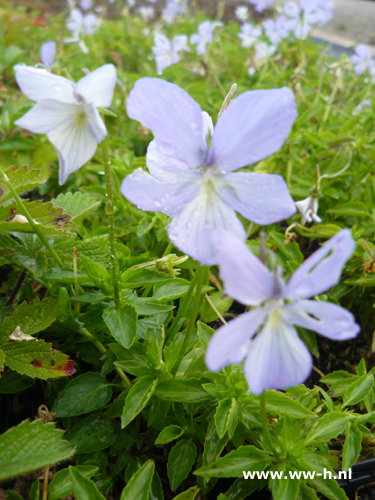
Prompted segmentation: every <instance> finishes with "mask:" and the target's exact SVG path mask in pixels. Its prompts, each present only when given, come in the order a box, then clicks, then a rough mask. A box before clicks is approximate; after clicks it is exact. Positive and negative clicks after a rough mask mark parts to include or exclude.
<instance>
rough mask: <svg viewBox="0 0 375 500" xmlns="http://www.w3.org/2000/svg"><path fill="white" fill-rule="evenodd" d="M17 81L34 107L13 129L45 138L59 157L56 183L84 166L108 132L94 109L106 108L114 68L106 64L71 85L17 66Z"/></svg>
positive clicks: (46, 73) (114, 79) (52, 75)
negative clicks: (44, 136) (16, 128)
mask: <svg viewBox="0 0 375 500" xmlns="http://www.w3.org/2000/svg"><path fill="white" fill-rule="evenodd" d="M14 70H15V73H16V80H17V83H18V86H19V87H20V89H21V90H22V92H23V93H24V94H25V95H26V97H28V98H29V99H31V100H32V101H35V102H36V105H35V106H34V107H33V108H31V109H30V111H28V112H27V113H26V115H25V116H23V117H22V118H20V119H19V120H17V121H16V122H14V123H15V125H18V126H19V127H21V128H24V129H26V130H29V131H30V132H33V133H35V134H47V138H48V139H49V141H50V142H51V143H52V144H53V145H54V146H55V148H56V150H57V152H58V155H59V165H60V169H59V183H60V184H64V183H65V181H66V179H67V178H68V176H69V175H70V174H71V173H72V172H75V171H76V170H78V169H79V168H80V167H82V166H83V165H84V164H85V163H87V162H88V161H89V160H90V159H91V158H92V157H93V156H94V154H95V151H96V148H97V145H98V144H99V143H100V142H102V141H103V139H104V138H105V136H106V135H107V130H106V128H105V125H104V123H103V120H102V119H101V117H100V114H99V112H98V110H97V108H109V107H110V105H111V103H112V97H113V91H114V88H115V85H116V78H117V77H116V68H115V67H114V66H113V64H105V65H104V66H101V67H100V68H98V69H96V70H95V71H93V72H92V73H89V74H88V75H86V76H84V77H83V78H81V80H79V82H77V83H76V84H74V83H73V82H72V81H70V80H68V79H67V78H64V77H62V76H57V75H54V74H52V73H50V72H49V71H47V70H45V69H41V68H32V67H30V66H24V65H22V64H17V65H16V66H15V67H14Z"/></svg>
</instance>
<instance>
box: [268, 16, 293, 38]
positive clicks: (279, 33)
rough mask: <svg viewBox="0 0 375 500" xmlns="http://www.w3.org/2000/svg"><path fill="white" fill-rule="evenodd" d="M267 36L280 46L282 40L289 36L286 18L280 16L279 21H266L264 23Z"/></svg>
mask: <svg viewBox="0 0 375 500" xmlns="http://www.w3.org/2000/svg"><path fill="white" fill-rule="evenodd" d="M263 28H264V32H265V35H266V36H267V38H268V39H269V41H270V42H271V43H272V45H278V43H279V42H280V40H282V39H283V38H286V37H287V36H288V35H289V28H288V24H287V19H286V17H285V16H279V17H278V18H277V19H266V20H265V21H263Z"/></svg>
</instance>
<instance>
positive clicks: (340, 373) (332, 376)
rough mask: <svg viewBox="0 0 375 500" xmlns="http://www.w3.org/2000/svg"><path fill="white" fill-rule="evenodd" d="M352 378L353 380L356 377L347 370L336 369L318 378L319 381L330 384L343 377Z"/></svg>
mask: <svg viewBox="0 0 375 500" xmlns="http://www.w3.org/2000/svg"><path fill="white" fill-rule="evenodd" d="M348 378H350V379H352V380H353V381H354V380H356V379H357V377H356V376H355V375H353V374H351V373H349V372H346V371H344V370H337V371H335V372H332V373H329V374H328V375H325V376H324V377H322V378H321V379H320V381H321V382H324V383H325V384H328V385H332V384H335V383H336V382H340V381H341V380H343V379H348Z"/></svg>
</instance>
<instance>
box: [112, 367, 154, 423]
mask: <svg viewBox="0 0 375 500" xmlns="http://www.w3.org/2000/svg"><path fill="white" fill-rule="evenodd" d="M157 383H158V379H155V377H152V376H150V375H145V376H144V377H141V378H139V379H138V380H137V382H136V383H135V384H134V385H133V387H132V388H131V389H130V391H129V393H128V395H127V397H126V401H125V406H124V410H123V412H122V416H121V427H122V428H124V427H126V426H127V425H128V424H129V423H130V422H131V421H132V420H133V419H134V418H135V417H136V416H137V415H138V414H139V413H140V412H141V411H142V410H143V408H145V406H146V405H147V403H148V402H149V401H150V398H151V396H152V395H153V394H154V392H155V388H156V386H157Z"/></svg>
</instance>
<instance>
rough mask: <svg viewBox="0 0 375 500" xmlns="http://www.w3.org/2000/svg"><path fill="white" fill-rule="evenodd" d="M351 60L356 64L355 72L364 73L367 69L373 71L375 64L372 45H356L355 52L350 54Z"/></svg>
mask: <svg viewBox="0 0 375 500" xmlns="http://www.w3.org/2000/svg"><path fill="white" fill-rule="evenodd" d="M350 60H351V62H352V63H353V64H354V73H355V74H356V75H362V73H365V72H366V71H370V73H371V72H372V70H373V69H374V66H375V61H374V60H373V59H372V54H371V50H370V47H368V46H367V45H364V44H362V43H360V44H359V45H357V46H356V47H355V49H354V54H353V55H352V56H350Z"/></svg>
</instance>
